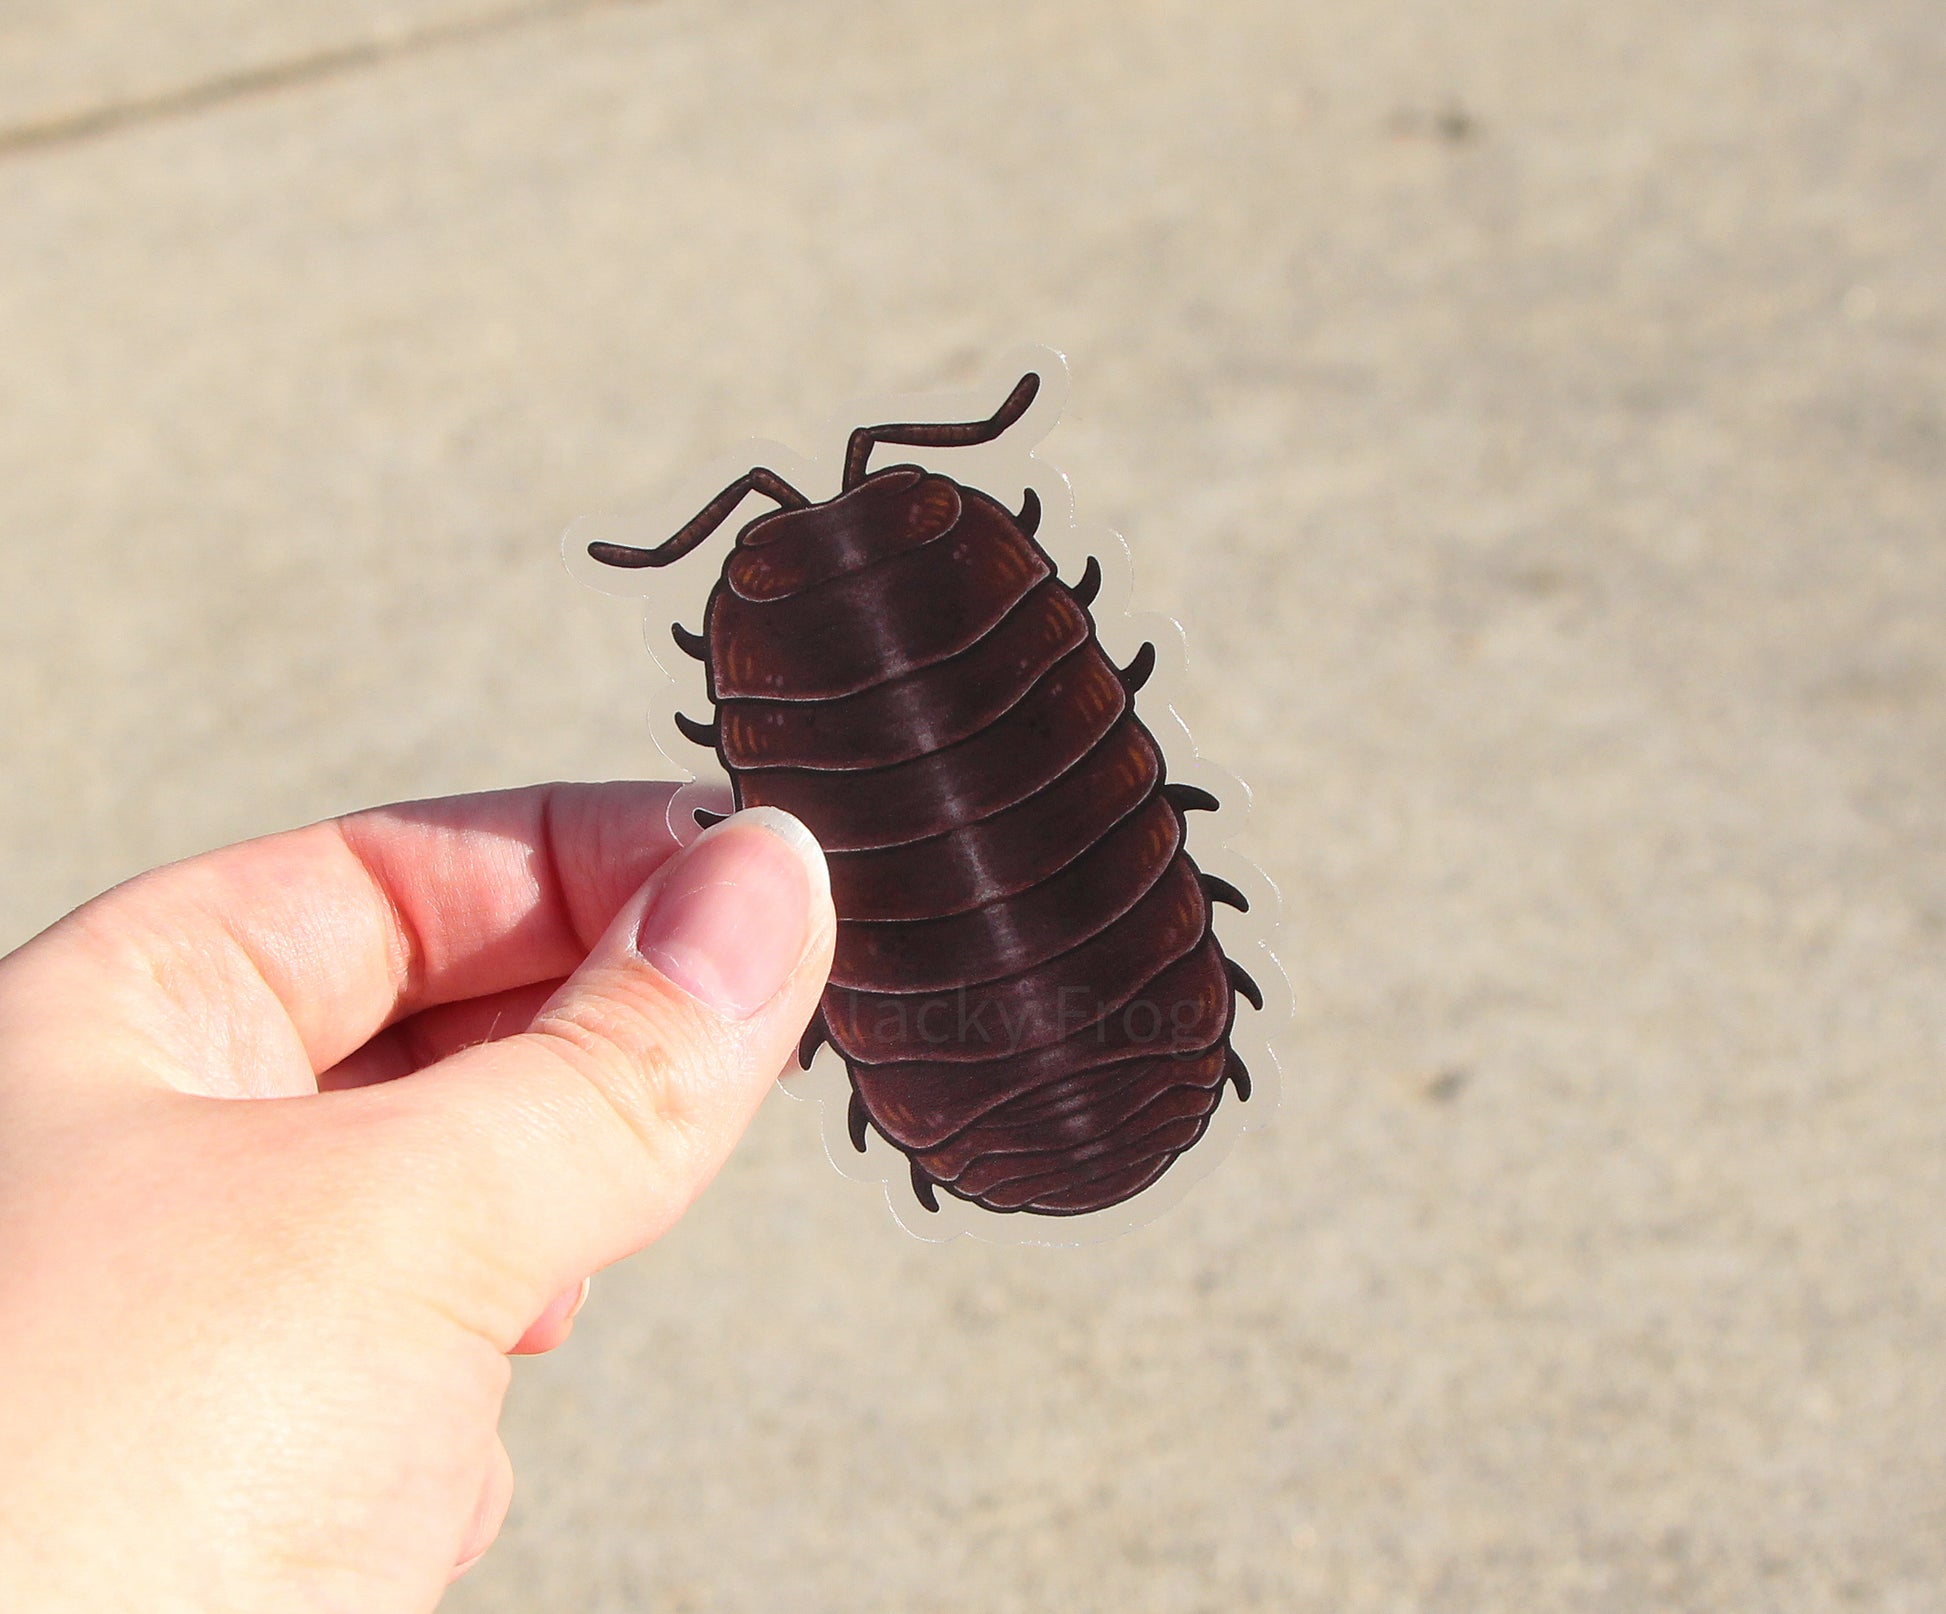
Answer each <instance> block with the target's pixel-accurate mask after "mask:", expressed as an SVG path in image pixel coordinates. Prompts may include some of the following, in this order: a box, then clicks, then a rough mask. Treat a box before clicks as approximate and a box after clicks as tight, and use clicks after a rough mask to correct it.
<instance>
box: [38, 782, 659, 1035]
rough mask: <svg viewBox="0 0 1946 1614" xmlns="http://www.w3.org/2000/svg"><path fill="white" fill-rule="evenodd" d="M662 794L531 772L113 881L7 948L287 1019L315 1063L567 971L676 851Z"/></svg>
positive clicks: (210, 1018) (236, 1026) (208, 1019)
mask: <svg viewBox="0 0 1946 1614" xmlns="http://www.w3.org/2000/svg"><path fill="white" fill-rule="evenodd" d="M677 788H678V787H677V786H675V785H672V784H663V783H613V784H551V785H537V786H532V787H529V788H526V789H520V790H503V791H492V792H488V793H486V794H482V795H473V796H451V797H444V798H440V799H436V800H430V801H417V802H402V803H397V804H394V805H392V806H386V807H375V808H372V809H369V810H368V811H365V812H359V813H353V814H351V815H349V816H348V817H345V818H339V819H332V820H328V821H327V822H325V823H321V824H313V825H311V826H310V827H309V828H307V829H299V830H292V831H289V832H287V833H284V834H280V835H271V836H267V837H265V838H264V839H262V840H255V841H246V842H243V843H242V844H240V845H237V846H231V847H226V848H224V849H223V850H221V851H218V852H211V853H207V854H205V855H204V856H201V857H196V858H191V859H189V860H187V861H186V862H182V863H176V864H172V865H170V866H169V867H167V868H163V869H158V870H155V871H153V872H152V873H149V874H145V875H140V876H138V877H137V878H136V879H134V880H131V881H129V882H128V883H127V884H125V885H122V886H118V887H116V888H115V889H114V890H113V891H110V892H108V893H107V894H106V895H105V896H101V897H98V898H96V899H95V900H94V901H93V902H91V903H89V904H88V905H87V906H85V907H83V908H80V909H78V910H76V912H75V913H73V914H71V915H69V916H68V918H67V919H65V920H63V921H62V922H61V923H60V924H58V925H56V926H55V927H54V928H53V929H52V930H50V931H48V932H46V933H45V934H44V935H43V936H41V937H40V938H38V939H37V940H36V941H34V942H31V943H29V944H28V948H27V949H23V955H22V962H23V963H28V962H29V961H28V959H27V958H26V956H25V955H26V954H28V953H30V952H31V953H33V954H34V955H36V958H37V961H38V962H39V963H40V964H41V965H43V966H46V965H53V964H57V963H58V961H59V959H60V958H61V957H62V956H64V955H66V956H70V957H71V956H73V955H74V954H75V953H76V952H78V953H79V955H80V957H81V958H82V959H83V960H85V962H86V964H87V966H88V968H89V969H90V971H91V972H93V974H92V980H93V983H94V984H95V985H96V986H98V987H99V986H109V987H114V986H116V985H118V984H119V985H120V986H121V987H123V988H124V989H126V988H131V987H132V988H134V989H136V990H138V991H144V990H145V991H147V992H148V993H149V994H151V995H153V994H154V993H155V991H156V989H157V987H158V986H159V987H160V988H161V990H162V991H163V993H164V994H166V995H168V996H169V998H170V999H171V1001H172V1002H173V1003H175V1004H176V1005H177V1006H179V1007H182V1008H184V1009H186V1010H187V1011H188V1013H189V1017H190V1018H191V1019H192V1020H193V1021H196V1022H198V1023H197V1024H196V1026H195V1030H196V1032H197V1033H199V1034H201V1035H203V1036H206V1037H207V1036H209V1035H211V1034H213V1033H219V1034H220V1033H228V1034H229V1035H228V1036H225V1037H221V1038H220V1040H230V1038H231V1037H236V1038H241V1039H244V1040H249V1041H253V1042H254V1041H255V1040H256V1039H255V1036H254V1035H253V1033H254V1032H260V1031H261V1030H262V1029H263V1028H262V1027H261V1026H260V1025H253V1024H252V1023H251V1022H252V1021H253V1020H258V1021H260V1020H261V1019H262V1018H263V1017H270V1018H272V1019H278V1020H284V1021H287V1022H288V1031H287V1032H286V1036H287V1037H288V1035H289V1033H295V1036H296V1039H297V1040H298V1042H299V1043H301V1045H302V1048H303V1051H304V1055H305V1057H306V1058H307V1059H308V1060H309V1062H310V1065H311V1069H312V1071H313V1072H316V1071H320V1070H324V1069H327V1068H328V1067H330V1066H331V1065H334V1064H336V1063H337V1062H338V1061H339V1060H340V1059H342V1058H344V1057H345V1055H347V1054H348V1053H350V1052H351V1051H352V1050H354V1049H356V1048H358V1047H360V1046H361V1045H363V1044H364V1043H365V1042H366V1041H367V1040H368V1039H369V1038H370V1037H371V1036H373V1035H374V1034H375V1033H376V1032H378V1031H380V1030H381V1029H383V1028H384V1027H385V1026H386V1025H388V1024H390V1023H391V1022H393V1021H396V1020H399V1019H402V1018H404V1017H405V1016H407V1015H409V1014H413V1013H415V1012H417V1011H418V1010H420V1009H424V1008H428V1007H431V1006H433V1005H436V1004H442V1003H452V1002H457V1001H459V1000H461V999H465V998H474V997H481V996H484V995H486V994H489V993H493V992H502V991H506V990H508V989H509V988H513V987H520V986H526V985H530V984H532V983H534V982H537V981H545V980H550V979H554V978H557V977H559V976H562V975H566V974H568V973H570V972H571V971H572V970H573V969H574V967H575V966H576V965H577V964H579V963H580V962H581V960H582V958H583V957H584V956H585V955H586V954H587V951H588V949H589V948H590V947H591V946H592V945H593V944H594V942H595V940H596V939H597V938H598V937H599V936H600V935H601V933H602V931H603V930H604V929H605V928H606V927H607V924H608V922H609V920H610V919H611V918H612V917H613V916H614V915H615V913H616V912H617V911H618V910H619V909H620V908H621V905H622V904H623V903H624V902H625V901H627V899H628V898H629V896H630V895H632V894H633V893H634V892H635V891H636V890H637V889H639V888H640V886H641V885H642V883H643V881H645V880H646V879H647V878H648V877H649V875H650V874H652V873H653V872H654V871H655V869H656V868H657V867H658V866H659V865H660V864H661V863H662V861H663V860H664V859H665V858H667V857H668V856H669V855H670V853H671V852H673V851H674V850H675V848H676V844H677V843H676V840H675V837H674V835H673V833H672V832H671V829H670V825H669V802H670V798H671V797H672V796H673V794H674V793H675V791H676V789H677ZM104 970H105V971H106V974H105V975H104V973H103V971H104ZM217 1021H223V1022H226V1023H224V1024H222V1025H217V1024H215V1023H214V1022H217ZM205 1057H207V1056H206V1055H205Z"/></svg>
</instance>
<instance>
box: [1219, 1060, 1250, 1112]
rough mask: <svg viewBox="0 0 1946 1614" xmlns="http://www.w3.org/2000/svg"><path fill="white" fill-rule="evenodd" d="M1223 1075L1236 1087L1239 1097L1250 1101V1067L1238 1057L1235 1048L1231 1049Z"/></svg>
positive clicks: (1246, 1101)
mask: <svg viewBox="0 0 1946 1614" xmlns="http://www.w3.org/2000/svg"><path fill="white" fill-rule="evenodd" d="M1223 1075H1224V1076H1225V1078H1226V1079H1227V1080H1228V1081H1229V1082H1230V1084H1231V1085H1232V1086H1233V1087H1235V1088H1236V1090H1237V1097H1238V1099H1240V1100H1242V1101H1243V1102H1245V1103H1248V1102H1249V1099H1250V1069H1249V1067H1248V1066H1247V1065H1245V1064H1244V1062H1243V1061H1242V1060H1241V1059H1239V1058H1237V1056H1236V1052H1235V1050H1234V1049H1232V1050H1231V1053H1230V1058H1229V1062H1228V1063H1227V1064H1226V1065H1224V1067H1223Z"/></svg>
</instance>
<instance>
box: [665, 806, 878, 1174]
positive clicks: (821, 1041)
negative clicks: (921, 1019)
mask: <svg viewBox="0 0 1946 1614" xmlns="http://www.w3.org/2000/svg"><path fill="white" fill-rule="evenodd" d="M696 816H697V817H698V818H701V817H702V816H703V815H702V813H701V812H700V811H699V812H698V813H697V815H696ZM711 816H712V817H714V818H718V819H720V818H722V817H723V815H722V814H721V813H713V814H712V815H711ZM830 1040H831V1033H830V1031H829V1030H827V1029H826V1027H825V1024H824V1010H822V1009H820V1010H818V1012H817V1013H816V1014H814V1015H812V1016H811V1023H810V1024H809V1025H808V1026H806V1027H805V1028H804V1035H803V1036H801V1037H799V1038H798V1039H797V1068H798V1069H799V1070H809V1069H810V1068H811V1061H812V1060H813V1059H816V1058H817V1056H818V1050H819V1049H820V1048H822V1047H823V1046H824V1045H825V1044H826V1043H827V1042H829V1041H830ZM857 1101H858V1098H857V1095H856V1094H853V1095H852V1102H853V1103H854V1104H855V1103H856V1102H857ZM860 1147H861V1148H862V1147H863V1145H860Z"/></svg>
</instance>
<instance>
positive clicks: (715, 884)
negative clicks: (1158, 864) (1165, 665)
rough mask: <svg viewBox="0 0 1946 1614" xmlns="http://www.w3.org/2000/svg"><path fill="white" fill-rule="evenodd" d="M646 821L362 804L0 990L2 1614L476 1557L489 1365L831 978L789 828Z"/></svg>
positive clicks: (730, 1112)
mask: <svg viewBox="0 0 1946 1614" xmlns="http://www.w3.org/2000/svg"><path fill="white" fill-rule="evenodd" d="M672 788H673V787H670V786H663V785H554V786H547V787H542V788H537V789H532V790H521V791H510V792H504V793H499V794H494V795H485V796H470V797H459V798H454V799H450V800H445V801H432V802H419V803H412V804H407V805H404V806H396V807H384V808H379V809H376V810H374V811H372V812H367V813H360V814H356V815H354V816H352V817H350V818H346V819H342V820H338V821H336V822H333V823H327V824H321V825H315V826H313V827H312V828H309V829H303V830H297V831H294V832H292V833H290V834H287V835H278V836H273V837H271V838H269V839H266V840H261V841H253V842H249V843H247V844H245V845H242V846H236V847H231V848H229V849H228V850H226V851H222V852H215V853H211V854H209V855H208V856H206V857H200V858H196V859H193V860H191V861H189V862H186V863H180V864H176V865H174V866H172V867H169V868H165V869H161V870H158V871H156V872H154V873H151V874H146V875H143V876H141V877H139V878H138V879H135V880H132V881H130V882H129V883H128V884H126V885H123V886H120V887H118V888H117V889H115V890H114V891H111V892H109V893H108V894H107V895H106V896H103V897H100V898H98V899H96V900H95V901H94V902H92V903H90V904H88V905H87V906H86V907H84V908H81V909H79V910H78V911H76V912H75V913H73V914H71V915H69V916H68V918H66V919H65V920H63V921H61V923H59V924H57V925H56V926H54V927H53V928H52V929H51V930H49V931H47V932H46V933H44V934H43V935H41V936H39V937H37V938H36V939H35V940H33V941H31V942H29V943H28V944H27V945H26V946H25V947H23V948H21V949H20V950H19V951H18V952H16V953H14V954H12V955H10V956H9V957H7V958H5V959H4V960H0V1605H4V1606H5V1607H6V1608H8V1609H19V1610H22V1611H23V1614H24V1611H25V1610H28V1609H33V1610H36V1611H39V1614H59V1611H67V1610H81V1609H86V1610H90V1611H99V1610H108V1609H124V1608H126V1609H140V1610H142V1611H143V1614H169V1611H175V1610H188V1609H195V1610H198V1611H208V1610H232V1609H234V1610H245V1609H247V1610H251V1611H252V1614H261V1611H281V1610H305V1611H315V1610H333V1611H336V1610H346V1611H353V1610H355V1611H357V1614H391V1611H406V1610H424V1609H429V1608H431V1607H432V1606H433V1605H434V1604H435V1603H436V1602H437V1601H438V1599H439V1596H440V1593H441V1591H442V1590H443V1588H444V1587H445V1585H446V1584H447V1582H448V1581H449V1580H450V1579H451V1578H452V1577H453V1576H454V1575H455V1574H456V1573H457V1571H458V1568H463V1567H465V1566H466V1564H468V1563H469V1562H470V1561H471V1560H472V1559H474V1558H477V1557H478V1556H479V1554H480V1553H482V1552H484V1551H485V1550H486V1547H487V1546H488V1544H489V1543H490V1542H491V1541H492V1540H493V1537H494V1535H495V1534H496V1533H497V1531H498V1529H499V1527H500V1523H501V1520H502V1519H503V1517H504V1516H505V1513H506V1508H507V1504H508V1501H509V1498H510V1496H511V1487H512V1474H511V1469H510V1465H509V1462H508V1458H507V1453H506V1449H505V1448H504V1447H503V1446H502V1445H501V1444H500V1441H499V1438H498V1436H497V1434H496V1432H495V1424H496V1421H497V1419H498V1415H499V1410H500V1404H501V1399H502V1396H503V1395H504V1393H505V1390H506V1387H507V1382H508V1377H509V1371H510V1370H509V1365H508V1361H507V1353H509V1352H511V1351H533V1350H545V1349H548V1348H550V1347H552V1346H553V1345H555V1344H558V1343H559V1342H560V1341H561V1340H562V1339H564V1338H565V1337H566V1335H567V1330H568V1328H569V1326H570V1323H571V1314H572V1309H573V1306H574V1304H575V1302H576V1300H577V1297H578V1295H579V1293H580V1291H581V1285H582V1280H583V1279H584V1278H585V1277H586V1275H587V1274H588V1273H590V1272H593V1271H595V1270H596V1269H597V1268H600V1267H602V1266H605V1265H607V1264H608V1263H609V1262H612V1261H616V1260H619V1259H620V1258H621V1257H623V1256H625V1255H627V1254H629V1253H630V1252H631V1251H634V1250H636V1249H639V1248H640V1247H641V1246H643V1245H644V1244H647V1243H649V1242H650V1241H651V1240H653V1239H655V1238H656V1237H657V1236H658V1235H660V1234H661V1233H662V1232H663V1231H664V1230H665V1229H667V1228H668V1226H669V1225H670V1224H671V1223H672V1222H673V1221H674V1220H675V1219H676V1218H677V1217H678V1216H679V1215H681V1213H682V1211H683V1210H684V1208H685V1207H686V1206H687V1205H688V1204H689V1202H690V1201H691V1199H693V1198H694V1196H695V1195H696V1194H697V1193H698V1192H699V1191H700V1190H701V1189H702V1187H703V1186H704V1184H705V1183H707V1182H708V1181H709V1179H710V1178H711V1177H712V1176H713V1175H714V1174H715V1172H716V1170H717V1168H718V1167H719V1166H720V1165H721V1164H722V1162H723V1159H724V1157H725V1156H726V1155H727V1154H728V1152H729V1150H730V1147H731V1145H732V1144H734V1143H735V1141H736V1139H737V1138H738V1137H739V1136H740V1135H741V1133H742V1131H743V1128H744V1126H745V1124H746V1123H747V1121H748V1120H749V1117H750V1115H751V1114H752V1113H753V1112H754V1110H755V1109H756V1106H757V1104H758V1102H759V1101H760V1100H761V1099H762V1097H763V1095H764V1093H765V1091H766V1090H767V1089H768V1087H769V1085H770V1083H771V1081H772V1079H773V1078H774V1077H775V1076H776V1075H777V1073H778V1072H779V1071H780V1070H781V1069H782V1068H783V1067H784V1065H785V1063H786V1061H787V1059H788V1058H789V1055H790V1052H791V1049H792V1047H793V1046H794V1044H795V1041H796V1039H797V1037H798V1035H799V1033H800V1032H801V1031H802V1029H803V1027H804V1025H805V1023H806V1021H807V1020H808V1019H809V1017H810V1014H811V1012H812V1010H813V1008H814V1007H815V1006H816V1003H817V998H818V994H819V991H820V990H821V988H822V986H823V983H824V977H825V973H826V971H827V969H828V968H829V965H830V957H831V945H832V936H833V920H832V915H831V904H830V899H829V894H828V886H827V882H826V879H825V874H824V864H823V859H822V857H821V855H820V854H819V853H818V851H817V849H816V845H815V843H814V842H812V841H811V839H810V837H809V835H808V834H807V833H806V832H805V831H803V829H802V827H801V826H799V825H797V824H796V822H795V820H792V819H789V818H786V817H785V816H784V815H782V814H773V813H769V812H767V811H763V810H760V811H759V812H758V813H756V814H741V815H738V816H737V817H736V818H733V819H731V820H730V821H729V822H728V823H726V824H724V825H720V826H718V827H717V828H716V829H714V830H712V831H710V832H709V833H708V835H707V836H705V837H704V838H703V839H701V840H700V841H697V842H695V843H692V845H691V846H690V847H689V848H688V849H686V850H684V851H681V852H678V851H677V850H676V848H675V846H674V843H673V842H672V840H671V838H670V836H669V832H668V828H667V819H666V807H667V803H668V799H669V793H670V790H671V789H672ZM644 881H646V882H647V884H646V886H645V885H644ZM496 1039H497V1040H496ZM236 1099H253V1100H256V1101H257V1102H251V1103H238V1102H231V1101H233V1100H236ZM456 1566H457V1567H456Z"/></svg>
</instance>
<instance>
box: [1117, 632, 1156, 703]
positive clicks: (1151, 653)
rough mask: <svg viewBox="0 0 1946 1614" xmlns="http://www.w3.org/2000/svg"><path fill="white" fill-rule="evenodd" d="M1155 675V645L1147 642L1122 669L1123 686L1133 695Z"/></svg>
mask: <svg viewBox="0 0 1946 1614" xmlns="http://www.w3.org/2000/svg"><path fill="white" fill-rule="evenodd" d="M1154 675H1155V646H1154V645H1152V644H1145V645H1143V646H1142V648H1141V649H1140V650H1138V651H1136V652H1135V659H1134V660H1133V661H1131V662H1130V663H1129V664H1128V665H1127V666H1126V667H1124V668H1123V669H1122V671H1121V679H1122V688H1124V689H1125V690H1127V691H1128V692H1129V693H1130V694H1131V695H1133V694H1134V693H1135V692H1136V691H1137V690H1138V689H1140V688H1141V687H1142V686H1143V685H1144V684H1146V683H1147V682H1148V681H1149V680H1150V678H1152V677H1153V676H1154Z"/></svg>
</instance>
